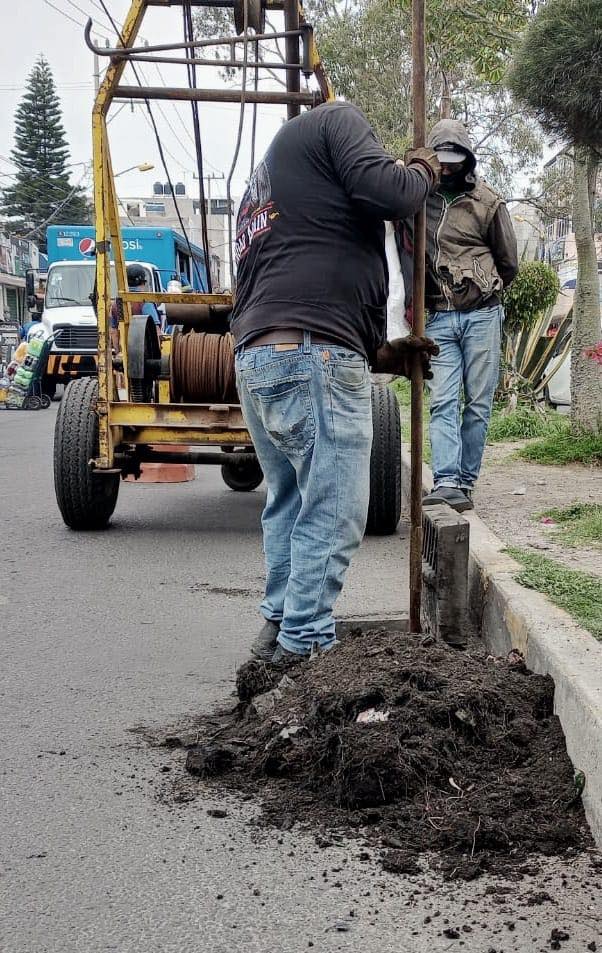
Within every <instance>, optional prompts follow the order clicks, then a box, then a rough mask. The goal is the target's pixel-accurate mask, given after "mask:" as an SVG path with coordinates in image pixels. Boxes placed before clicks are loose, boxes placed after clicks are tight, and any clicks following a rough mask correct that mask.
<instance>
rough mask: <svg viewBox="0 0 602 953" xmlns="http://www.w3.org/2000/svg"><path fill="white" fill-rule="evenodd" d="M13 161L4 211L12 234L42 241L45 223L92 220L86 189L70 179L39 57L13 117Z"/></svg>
mask: <svg viewBox="0 0 602 953" xmlns="http://www.w3.org/2000/svg"><path fill="white" fill-rule="evenodd" d="M11 158H12V160H13V162H14V164H15V166H16V168H17V173H16V175H15V180H14V182H13V183H12V184H11V185H9V186H8V187H7V188H5V189H4V190H3V194H2V211H3V213H4V214H5V215H7V216H9V217H10V218H11V219H13V221H12V222H11V223H10V225H9V227H10V230H11V231H17V232H21V233H23V234H28V235H30V236H31V237H34V236H35V237H37V238H38V239H40V240H41V241H43V240H44V237H45V235H44V233H45V225H46V223H50V222H52V221H63V222H69V223H73V224H79V223H83V222H89V221H90V209H89V207H88V204H87V202H86V198H85V195H84V193H83V191H82V189H81V188H79V187H78V186H77V185H73V184H72V183H71V182H70V180H69V173H68V171H67V161H68V159H69V149H68V147H67V141H66V136H65V129H64V127H63V122H62V117H61V105H60V101H59V98H58V95H57V92H56V87H55V85H54V80H53V77H52V71H51V69H50V66H49V64H48V62H47V61H46V59H45V58H44V56H39V57H38V59H37V61H36V63H35V65H34V67H33V69H32V71H31V73H30V75H29V80H28V85H27V90H26V92H25V95H24V96H23V99H22V100H21V102H20V104H19V106H18V108H17V111H16V114H15V144H14V147H13V150H12V152H11Z"/></svg>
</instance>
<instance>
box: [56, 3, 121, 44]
mask: <svg viewBox="0 0 602 953" xmlns="http://www.w3.org/2000/svg"><path fill="white" fill-rule="evenodd" d="M64 2H65V3H68V4H69V6H71V7H73V8H74V9H75V10H78V11H79V12H80V13H82V14H83V15H84V16H85V17H86V18H88V17H90V14H89V13H88V11H87V10H83V9H82V7H80V6H78V5H77V3H75V0H64ZM90 19H93V18H92V17H90ZM81 25H82V24H80V26H81ZM83 25H84V26H85V24H83ZM96 32H97V33H100V34H101V36H102V37H103V39H105V40H109V39H110V37H108V36H107V35H106V34H105V33H103V27H102V24H99V23H98V21H97V22H96Z"/></svg>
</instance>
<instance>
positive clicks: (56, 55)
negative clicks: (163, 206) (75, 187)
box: [0, 0, 285, 197]
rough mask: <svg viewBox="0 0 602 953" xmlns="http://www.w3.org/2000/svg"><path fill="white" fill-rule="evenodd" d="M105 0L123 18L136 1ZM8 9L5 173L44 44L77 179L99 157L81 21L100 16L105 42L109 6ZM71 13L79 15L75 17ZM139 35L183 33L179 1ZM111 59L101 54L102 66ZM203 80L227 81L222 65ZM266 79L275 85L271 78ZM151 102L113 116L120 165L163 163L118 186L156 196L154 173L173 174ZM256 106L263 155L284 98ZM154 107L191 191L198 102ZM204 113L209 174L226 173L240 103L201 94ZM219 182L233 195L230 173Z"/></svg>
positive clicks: (246, 140) (243, 172) (84, 3)
mask: <svg viewBox="0 0 602 953" xmlns="http://www.w3.org/2000/svg"><path fill="white" fill-rule="evenodd" d="M107 6H108V8H109V10H110V12H111V14H112V15H113V16H114V17H115V19H118V20H119V21H122V20H123V18H124V16H125V14H126V13H127V10H128V9H129V6H130V4H129V2H128V0H107ZM24 7H26V10H27V13H25V11H24ZM54 7H55V8H58V9H54ZM78 8H79V9H78ZM59 10H61V11H62V13H61V12H59ZM0 11H1V12H0V36H1V37H2V40H1V42H0V104H1V105H0V174H1V176H2V177H1V178H0V183H1V184H3V185H4V184H8V183H9V182H10V178H8V177H7V175H9V174H10V173H11V172H14V171H15V170H14V167H13V166H12V165H11V163H10V161H7V160H9V158H10V152H11V149H12V147H13V141H14V139H13V137H14V113H15V109H16V108H17V106H18V104H19V101H20V99H21V97H22V96H23V94H24V91H25V86H26V83H27V77H28V75H29V73H30V71H31V68H32V66H33V64H34V62H35V60H36V58H37V56H38V55H39V53H41V52H42V53H44V55H45V56H46V59H47V60H48V62H49V63H50V66H51V69H52V72H53V75H54V80H55V83H56V85H57V88H58V94H59V97H60V100H61V106H62V110H63V124H64V126H65V131H66V134H67V142H68V145H69V149H70V153H71V160H70V161H71V162H72V163H74V164H75V163H82V165H74V167H73V170H72V172H73V175H72V181H74V182H76V181H79V179H80V178H81V176H82V174H83V172H84V165H83V163H89V162H90V160H91V149H92V147H91V110H92V102H93V93H94V87H93V56H92V53H91V52H90V51H89V50H88V48H87V46H86V45H85V42H84V36H83V25H84V24H85V22H86V19H87V16H88V15H90V16H92V17H93V19H94V22H95V27H96V30H95V34H93V35H96V36H102V38H101V42H100V44H99V45H103V44H104V36H107V37H111V36H113V31H112V29H111V26H110V24H109V22H108V21H107V19H106V17H105V16H104V14H103V13H102V12H101V6H100V3H99V2H98V0H22V3H20V4H19V3H14V2H12V0H0ZM68 17H72V18H73V20H76V21H78V22H77V23H74V22H72V21H71V20H70V19H68ZM141 34H142V36H143V37H144V39H146V40H148V41H149V42H150V43H165V42H171V41H176V40H179V39H181V38H182V10H181V7H174V8H172V9H171V10H170V9H166V10H158V9H157V8H152V9H150V10H149V11H148V13H147V15H146V17H145V20H144V23H143V26H142V30H141ZM167 55H178V54H167ZM107 62H108V61H107V60H105V61H104V62H103V61H102V60H101V64H100V65H101V69H102V68H103V66H104V65H105V63H107ZM141 66H142V70H143V72H144V75H145V77H146V79H147V81H148V85H151V86H161V85H163V84H162V82H161V78H160V76H159V73H158V71H157V67H156V66H155V65H154V64H149V63H146V64H141ZM160 70H161V73H162V75H163V80H164V81H165V83H166V84H167V85H172V86H186V85H187V82H186V74H185V67H182V66H181V67H173V66H172V67H170V66H163V65H162V66H161V67H160ZM128 74H129V70H128V71H126V73H125V74H124V77H123V79H122V82H123V83H124V84H127V85H135V80H134V78H133V76H132V75H131V74H129V75H128ZM198 83H199V85H203V86H222V85H223V83H222V81H221V80H220V78H219V75H218V72H217V70H212V69H211V70H199V76H198ZM263 88H267V87H265V84H264V86H263ZM139 102H140V101H139ZM118 108H119V106H113V107H112V112H113V113H115V112H116V110H117V109H118ZM145 111H146V109H145V106H144V105H143V104H135V105H134V108H133V110H132V109H131V108H130V106H129V104H128V105H126V106H124V107H123V109H122V110H121V112H120V113H119V115H116V116H115V118H114V120H112V121H111V122H110V124H109V130H110V139H111V154H112V158H113V168H114V171H115V172H116V173H117V172H119V171H120V170H121V169H126V168H127V167H128V166H131V165H135V164H139V163H142V162H151V163H153V164H154V166H155V168H154V169H153V170H152V171H150V172H145V173H141V172H137V171H136V172H132V173H127V174H126V175H123V176H120V177H119V179H118V180H117V185H118V192H119V194H120V196H122V197H126V196H133V195H136V196H138V195H150V194H151V192H152V185H153V182H154V181H155V180H158V181H164V180H165V176H164V174H163V170H162V167H161V162H160V159H159V154H158V151H157V147H156V145H155V141H154V137H153V134H152V131H151V129H150V128H149V125H148V123H147V121H146V119H145V116H144V115H143V113H144V112H145ZM258 111H259V117H258V123H257V145H256V158H260V157H261V155H262V154H263V152H264V151H265V149H266V148H267V146H268V144H269V142H270V140H271V139H272V137H273V136H274V134H275V133H276V131H277V130H278V128H279V126H280V123H281V121H282V117H283V116H284V115H285V109H284V107H280V106H260V107H259V108H258ZM251 112H252V110H251V107H250V106H247V118H246V122H245V130H246V133H245V135H244V136H243V148H242V149H241V153H240V157H239V162H238V166H237V172H236V173H235V177H234V180H233V187H232V194H233V195H234V196H240V194H241V193H242V191H243V188H244V183H245V180H246V178H247V176H248V174H249V165H250V129H251ZM153 113H154V116H155V119H156V122H157V127H158V130H159V134H160V136H161V141H162V143H163V146H164V149H166V150H168V151H169V153H171V156H168V155H166V159H167V163H168V169H169V173H170V175H171V176H172V179H173V181H174V183H175V181H183V182H185V184H186V191H187V193H188V194H189V195H197V194H198V183H197V182H195V180H194V178H193V173H195V172H196V162H195V158H194V156H195V150H194V144H193V139H192V122H191V116H190V104H189V103H175V102H166V101H161V102H156V103H154V104H153ZM199 113H200V124H201V136H202V140H203V152H204V158H205V173H206V174H207V173H208V172H213V173H216V174H219V173H222V172H223V174H224V175H227V174H228V171H229V168H230V163H231V161H232V155H233V151H234V145H235V141H236V133H237V129H238V116H239V107H238V106H237V105H236V104H213V103H211V104H210V103H200V104H199ZM170 125H171V126H172V127H173V131H172V129H170ZM174 133H175V135H174ZM178 140H180V141H178ZM90 183H91V174H90V175H88V177H87V179H86V180H85V184H87V185H88V186H89V185H90ZM211 190H212V192H211V194H212V196H225V194H226V189H225V182H212V183H211Z"/></svg>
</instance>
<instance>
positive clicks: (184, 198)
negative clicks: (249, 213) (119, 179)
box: [120, 182, 230, 291]
mask: <svg viewBox="0 0 602 953" xmlns="http://www.w3.org/2000/svg"><path fill="white" fill-rule="evenodd" d="M176 203H177V209H176ZM120 205H121V213H122V214H121V218H120V220H121V224H122V225H146V226H149V225H150V226H152V225H160V226H162V227H167V228H173V229H175V230H176V231H177V232H181V231H182V226H181V224H180V220H179V217H178V211H179V213H180V216H181V218H182V222H183V224H184V230H185V232H186V234H187V236H188V238H189V239H190V241H191V242H193V243H194V244H195V245H200V246H201V247H202V245H203V229H202V217H201V205H200V201H199V199H198V198H193V197H192V196H189V195H187V194H186V187H185V185H184V183H183V182H178V183H176V185H175V186H174V194H173V195H172V193H171V190H170V187H169V184H168V183H166V184H165V185H164V184H163V183H161V182H155V184H154V186H153V194H152V195H151V196H134V197H131V198H123V199H120ZM205 207H206V210H207V239H208V242H209V253H210V258H211V277H212V281H213V289H214V291H221V290H224V289H226V288H228V287H229V284H230V281H229V256H228V203H227V200H226V199H224V198H212V197H211V196H208V197H207V199H206V200H205Z"/></svg>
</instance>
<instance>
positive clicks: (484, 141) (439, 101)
mask: <svg viewBox="0 0 602 953" xmlns="http://www.w3.org/2000/svg"><path fill="white" fill-rule="evenodd" d="M304 9H305V12H306V16H307V18H308V20H309V21H310V22H311V23H313V24H314V25H315V28H316V39H317V42H318V47H319V50H320V55H321V57H322V59H323V61H324V64H325V66H326V69H327V71H328V74H329V77H330V79H331V81H332V83H333V85H334V88H335V90H336V92H337V94H339V95H341V96H344V97H345V98H346V99H347V100H349V101H350V102H353V103H355V104H356V105H357V106H359V107H360V109H362V110H363V112H364V113H365V114H366V116H367V118H368V120H369V122H370V123H371V125H372V127H373V128H374V130H375V132H376V134H377V135H378V137H379V138H380V140H381V141H382V143H383V144H384V146H385V147H386V148H387V149H388V150H389V151H390V152H391V153H393V154H394V155H403V154H404V152H405V150H406V149H407V148H408V147H409V145H410V142H411V134H412V101H411V70H412V56H411V43H412V36H411V20H412V15H411V2H410V0H352V2H345V0H305V3H304ZM531 9H532V2H531V0H428V3H427V37H426V40H427V56H428V71H427V105H428V113H429V116H428V118H429V122H430V124H431V125H433V124H434V123H435V122H436V121H437V120H438V119H440V118H441V117H442V116H448V117H449V116H451V117H453V118H454V119H460V120H461V121H462V122H464V123H465V125H466V126H467V127H468V128H469V130H470V133H471V136H472V138H473V140H474V142H475V145H476V146H477V154H478V158H479V161H480V163H481V168H482V171H483V173H484V175H485V176H486V178H487V179H488V181H489V182H490V183H491V185H492V186H493V187H494V188H496V189H498V191H500V192H502V193H503V194H508V192H509V190H510V189H511V183H512V180H513V178H514V177H515V176H516V174H517V173H518V172H520V173H521V174H524V172H525V171H526V170H528V169H529V168H530V167H532V166H533V165H534V163H535V161H536V160H537V159H538V158H539V157H540V155H541V133H540V130H539V129H538V127H537V126H536V124H535V123H534V122H533V121H532V120H530V119H529V118H526V117H525V116H524V114H523V110H522V109H518V108H517V107H516V105H515V104H514V103H512V101H511V98H510V95H509V94H508V92H507V90H506V89H505V88H504V86H503V85H502V82H501V81H502V77H503V73H504V69H505V66H506V64H507V62H508V59H509V55H510V52H511V50H512V48H513V44H515V43H516V41H517V39H518V37H519V34H520V31H521V30H522V29H523V28H524V25H525V23H526V22H527V18H528V16H529V14H530V12H531ZM196 30H197V33H198V34H199V35H202V36H215V35H222V36H226V35H228V33H233V32H234V27H233V21H232V16H231V14H230V11H227V10H207V9H202V10H201V11H199V12H198V13H197V14H196ZM260 47H261V52H262V54H263V56H264V58H265V59H272V60H273V59H274V57H275V56H278V55H280V58H281V59H283V58H284V50H283V48H280V49H279V45H278V43H277V42H275V43H270V44H266V43H264V42H263V41H262V43H261V44H260ZM223 55H224V56H228V55H229V49H228V47H224V50H223ZM227 72H228V75H229V76H230V77H232V76H233V71H231V70H230V71H227ZM282 75H283V74H282V73H279V74H274V79H275V80H276V81H278V80H279V79H280V81H281V78H282Z"/></svg>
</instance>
